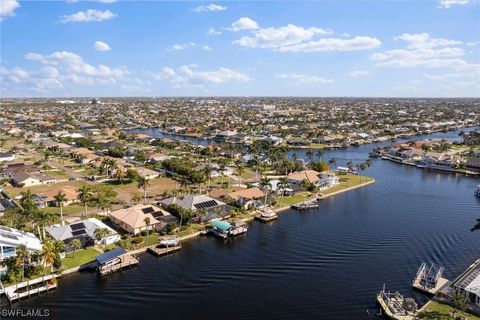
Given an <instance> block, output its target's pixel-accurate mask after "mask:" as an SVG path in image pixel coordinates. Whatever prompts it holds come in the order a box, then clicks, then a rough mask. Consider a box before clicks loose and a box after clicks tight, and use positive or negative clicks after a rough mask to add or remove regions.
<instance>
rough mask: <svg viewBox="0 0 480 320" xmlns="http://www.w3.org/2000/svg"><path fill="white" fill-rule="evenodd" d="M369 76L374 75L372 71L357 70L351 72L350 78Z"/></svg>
mask: <svg viewBox="0 0 480 320" xmlns="http://www.w3.org/2000/svg"><path fill="white" fill-rule="evenodd" d="M369 74H372V72H371V71H365V70H355V71H352V72H350V73H349V74H348V75H349V76H350V77H363V76H368V75H369Z"/></svg>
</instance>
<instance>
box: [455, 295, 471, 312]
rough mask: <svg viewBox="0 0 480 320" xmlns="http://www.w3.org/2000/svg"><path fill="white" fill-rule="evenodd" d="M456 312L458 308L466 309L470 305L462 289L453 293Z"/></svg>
mask: <svg viewBox="0 0 480 320" xmlns="http://www.w3.org/2000/svg"><path fill="white" fill-rule="evenodd" d="M452 300H453V306H454V312H456V311H457V309H458V310H461V311H463V310H465V309H466V308H467V306H468V298H467V297H466V296H465V294H464V293H462V292H461V291H460V290H456V291H455V292H454V293H453V295H452Z"/></svg>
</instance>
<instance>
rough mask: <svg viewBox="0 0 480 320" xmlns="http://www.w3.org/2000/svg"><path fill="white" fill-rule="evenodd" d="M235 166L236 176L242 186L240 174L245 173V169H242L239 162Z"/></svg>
mask: <svg viewBox="0 0 480 320" xmlns="http://www.w3.org/2000/svg"><path fill="white" fill-rule="evenodd" d="M235 166H236V168H237V172H238V176H239V177H240V184H242V183H243V178H242V174H243V172H244V171H245V168H243V166H242V164H241V163H240V162H237V163H235Z"/></svg>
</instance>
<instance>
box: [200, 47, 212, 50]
mask: <svg viewBox="0 0 480 320" xmlns="http://www.w3.org/2000/svg"><path fill="white" fill-rule="evenodd" d="M202 49H203V50H205V51H210V50H212V48H210V47H209V46H203V47H202Z"/></svg>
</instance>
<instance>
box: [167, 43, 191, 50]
mask: <svg viewBox="0 0 480 320" xmlns="http://www.w3.org/2000/svg"><path fill="white" fill-rule="evenodd" d="M197 46H198V45H197V44H196V43H195V42H187V43H176V44H173V45H171V46H170V47H168V48H167V49H165V50H166V51H180V50H185V49H187V48H192V47H197Z"/></svg>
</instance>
